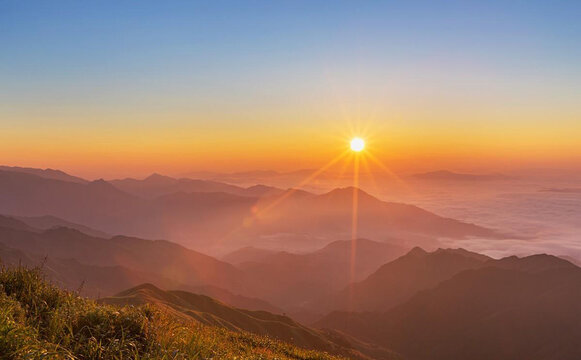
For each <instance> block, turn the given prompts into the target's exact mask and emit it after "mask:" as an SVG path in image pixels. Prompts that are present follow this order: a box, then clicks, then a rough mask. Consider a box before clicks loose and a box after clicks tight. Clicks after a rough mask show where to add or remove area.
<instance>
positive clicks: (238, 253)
mask: <svg viewBox="0 0 581 360" xmlns="http://www.w3.org/2000/svg"><path fill="white" fill-rule="evenodd" d="M276 253H277V251H275V250H267V249H260V248H256V247H253V246H245V247H243V248H240V249H238V250H234V251H232V252H231V253H228V254H226V255H224V256H222V260H223V261H225V262H227V263H230V264H232V265H240V264H243V263H248V262H261V260H263V259H264V258H267V257H269V256H271V255H274V254H276Z"/></svg>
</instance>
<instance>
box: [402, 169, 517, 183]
mask: <svg viewBox="0 0 581 360" xmlns="http://www.w3.org/2000/svg"><path fill="white" fill-rule="evenodd" d="M411 177H412V178H414V179H419V180H438V181H500V180H511V179H513V177H511V176H508V175H504V174H499V173H495V174H462V173H455V172H452V171H448V170H439V171H431V172H426V173H421V174H415V175H412V176H411Z"/></svg>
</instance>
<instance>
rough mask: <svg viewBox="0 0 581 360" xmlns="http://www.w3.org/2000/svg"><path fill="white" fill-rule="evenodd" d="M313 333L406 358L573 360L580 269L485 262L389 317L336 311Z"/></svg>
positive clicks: (580, 314) (580, 311)
mask: <svg viewBox="0 0 581 360" xmlns="http://www.w3.org/2000/svg"><path fill="white" fill-rule="evenodd" d="M317 326H323V327H331V328H336V329H339V330H342V331H345V332H347V333H349V334H352V335H354V336H357V337H359V338H363V339H366V340H368V341H372V342H375V343H377V344H379V345H382V346H385V347H388V348H390V349H393V350H394V351H396V352H398V353H401V354H402V355H403V357H404V358H409V359H418V360H422V359H430V360H440V359H442V360H443V359H474V360H484V359H499V360H504V359H506V360H508V359H517V358H518V359H578V358H580V357H581V343H579V341H578V339H579V335H580V334H581V269H580V268H578V267H576V266H575V265H573V264H571V263H569V262H568V261H566V260H563V259H560V258H557V257H554V256H549V255H542V254H541V255H535V256H530V257H525V258H517V257H510V258H505V259H501V260H498V261H496V260H491V261H488V263H487V265H486V266H483V267H481V268H478V269H471V270H466V271H462V272H460V273H458V274H456V275H454V276H452V277H451V278H450V279H448V280H446V281H443V282H441V283H440V284H438V285H437V286H435V287H434V288H432V289H427V290H425V291H421V292H418V293H417V294H416V295H415V296H413V297H412V298H411V299H409V300H408V301H406V302H405V303H403V304H401V305H399V306H396V307H394V308H392V309H391V310H389V311H387V312H382V313H378V312H376V313H370V312H367V313H345V312H343V313H341V312H335V313H331V314H329V315H328V316H327V317H326V318H324V319H322V320H321V321H320V322H318V323H317Z"/></svg>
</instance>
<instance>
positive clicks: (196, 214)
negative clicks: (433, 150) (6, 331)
mask: <svg viewBox="0 0 581 360" xmlns="http://www.w3.org/2000/svg"><path fill="white" fill-rule="evenodd" d="M157 178H158V177H157V176H156V177H155V179H153V180H155V181H157V180H161V181H165V180H164V179H157ZM253 191H254V190H253ZM353 193H354V189H353V188H343V189H336V190H333V191H331V192H329V193H326V194H322V195H314V194H310V193H307V192H304V191H296V190H288V191H286V192H284V193H282V194H280V195H278V194H277V195H267V196H262V197H253V196H241V195H234V194H229V193H224V192H217V193H216V192H207V193H204V192H192V193H186V192H176V193H171V194H167V195H162V196H159V197H156V198H153V199H148V198H143V197H139V196H136V195H132V194H129V193H127V192H124V191H122V190H120V189H118V188H117V187H115V186H113V185H112V184H110V183H108V182H106V181H104V180H96V181H92V182H89V183H84V184H80V183H73V182H68V181H60V180H53V179H45V178H41V177H39V176H35V175H30V174H25V173H19V172H8V171H0V213H5V214H11V215H16V216H26V217H31V216H44V215H52V216H56V217H60V218H63V219H67V221H71V222H74V223H77V224H82V225H84V226H88V227H91V228H93V229H99V230H101V231H103V232H106V233H109V234H129V235H132V236H138V237H142V238H149V239H159V238H166V239H172V240H174V241H179V242H180V243H182V244H185V245H189V246H196V247H197V248H208V247H216V246H219V248H220V250H222V251H224V250H228V249H231V250H233V249H236V248H240V247H241V246H248V245H251V244H253V245H256V246H261V245H260V243H259V241H257V240H261V239H267V240H268V242H269V243H273V244H275V245H276V243H275V242H274V241H276V240H277V237H280V236H281V235H283V236H286V237H287V238H285V239H281V240H279V241H281V242H284V243H285V244H286V245H287V246H289V248H293V249H301V248H303V249H311V250H312V249H314V248H316V247H320V246H322V245H325V244H327V243H328V242H330V241H333V240H335V239H337V238H348V237H350V236H351V217H352V211H353V210H352V201H353ZM357 194H358V197H359V207H358V234H359V235H360V236H361V237H365V238H371V239H385V238H387V237H397V238H406V239H410V240H412V239H414V237H428V238H431V237H440V236H443V237H451V238H463V237H466V236H485V237H488V238H502V237H503V235H502V234H499V233H497V232H495V231H493V230H490V229H486V228H483V227H480V226H477V225H474V224H468V223H464V222H461V221H457V220H454V219H449V218H444V217H440V216H437V215H435V214H433V213H430V212H428V211H425V210H423V209H420V208H418V207H416V206H413V205H406V204H400V203H391V202H384V201H380V200H379V199H377V198H374V197H373V196H371V195H369V194H367V193H365V192H363V191H361V190H357ZM289 235H291V237H294V238H295V239H297V238H301V237H302V238H303V239H304V241H303V242H302V243H299V242H297V243H294V244H293V243H292V242H289V240H288V236H289ZM265 241H266V240H265ZM279 248H280V246H279Z"/></svg>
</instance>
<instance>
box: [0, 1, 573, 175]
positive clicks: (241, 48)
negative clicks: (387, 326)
mask: <svg viewBox="0 0 581 360" xmlns="http://www.w3.org/2000/svg"><path fill="white" fill-rule="evenodd" d="M580 18H581V2H579V1H534V0H532V1H479V2H476V1H474V2H472V1H426V2H422V1H400V2H392V1H345V2H342V1H207V2H195V1H169V2H162V1H155V2H152V1H94V2H85V1H2V0H0V49H1V50H0V160H1V161H0V162H1V163H4V164H7V165H21V166H34V167H52V168H61V169H64V170H67V171H70V172H72V173H75V174H80V175H84V176H87V177H100V176H104V177H114V176H128V175H135V176H142V175H146V174H148V173H151V172H153V171H157V172H162V173H168V174H178V173H184V172H189V171H194V170H212V171H238V170H249V169H257V168H270V169H275V170H290V169H296V168H305V167H317V166H320V165H322V164H324V163H325V162H327V161H328V160H329V159H331V158H333V157H334V156H335V155H336V154H337V153H338V152H340V151H342V150H343V149H344V148H345V147H346V146H347V141H348V139H349V137H350V136H352V135H359V134H362V135H363V136H365V137H367V138H368V139H369V141H370V144H369V145H370V147H371V150H372V151H374V153H375V154H376V155H377V156H378V157H379V158H381V160H382V161H383V162H384V163H385V164H388V166H390V167H392V168H393V169H395V170H396V171H415V170H434V169H437V168H443V167H446V168H450V169H453V170H465V171H484V170H486V171H490V170H502V169H504V168H514V167H516V166H520V167H532V166H534V167H537V166H551V167H571V166H575V164H578V163H579V162H580V161H581V105H580V104H581V21H579V19H580Z"/></svg>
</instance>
